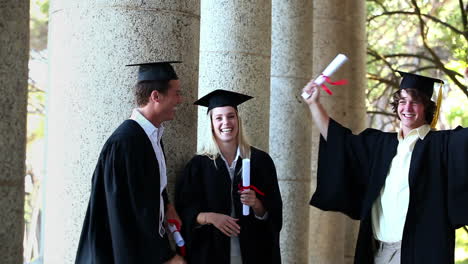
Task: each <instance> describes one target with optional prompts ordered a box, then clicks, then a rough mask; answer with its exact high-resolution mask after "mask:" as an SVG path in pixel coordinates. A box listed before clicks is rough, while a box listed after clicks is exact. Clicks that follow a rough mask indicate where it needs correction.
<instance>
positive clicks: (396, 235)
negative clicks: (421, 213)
mask: <svg viewBox="0 0 468 264" xmlns="http://www.w3.org/2000/svg"><path fill="white" fill-rule="evenodd" d="M430 130H431V128H430V126H429V125H427V124H426V125H423V126H420V127H418V128H416V129H413V130H411V131H410V132H409V133H408V135H406V137H405V138H403V137H402V135H401V133H402V131H401V130H400V131H398V148H397V154H396V155H395V157H393V160H392V163H391V165H390V170H389V172H388V175H387V178H386V179H385V184H384V186H383V187H382V190H381V191H380V195H379V196H378V197H377V199H376V200H375V202H374V204H373V205H372V230H373V232H374V237H375V239H377V240H380V241H383V242H389V243H390V242H397V241H400V240H401V239H402V237H403V228H404V226H405V221H406V214H407V212H408V205H409V195H410V190H409V182H408V180H409V179H408V178H409V169H410V163H411V155H412V153H413V149H414V146H415V144H416V142H417V141H418V139H421V140H424V137H425V136H426V135H427V133H429V131H430Z"/></svg>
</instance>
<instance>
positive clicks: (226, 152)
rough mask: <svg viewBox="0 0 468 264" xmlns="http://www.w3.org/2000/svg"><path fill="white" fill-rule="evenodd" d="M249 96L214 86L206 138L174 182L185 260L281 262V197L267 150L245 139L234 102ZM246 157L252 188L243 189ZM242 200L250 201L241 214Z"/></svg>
mask: <svg viewBox="0 0 468 264" xmlns="http://www.w3.org/2000/svg"><path fill="white" fill-rule="evenodd" d="M251 98H252V97H250V96H247V95H243V94H239V93H235V92H230V91H225V90H216V91H213V92H211V93H209V94H208V95H206V96H204V97H202V98H200V99H199V100H198V101H196V102H195V104H197V105H201V106H206V107H208V117H209V119H210V131H211V134H210V135H207V136H209V137H210V140H208V141H209V143H208V144H207V145H206V146H204V148H203V149H202V150H201V151H200V152H199V153H198V154H197V155H195V156H194V157H193V158H192V159H191V160H190V162H189V163H188V164H187V166H186V168H185V170H184V173H183V174H182V175H181V176H180V177H179V178H178V180H177V184H176V207H177V210H178V212H179V214H180V216H181V219H182V223H183V230H182V233H183V235H184V238H185V240H186V242H187V260H188V263H194V264H195V263H200V264H202V263H203V264H209V263H226V264H228V263H231V264H237V263H242V264H249V263H281V257H280V250H279V233H280V230H281V226H282V201H281V195H280V192H279V188H278V181H277V177H276V169H275V165H274V164H273V161H272V159H271V158H270V156H269V155H268V154H267V153H265V152H263V151H261V150H259V149H256V148H254V147H252V146H250V145H249V143H248V142H247V140H246V139H245V137H244V134H243V131H242V122H241V119H240V117H239V113H238V111H237V106H238V105H239V104H241V103H243V102H245V101H247V100H249V99H251ZM245 158H247V159H250V161H251V162H250V164H251V169H250V175H251V180H250V182H251V188H250V189H245V190H242V189H241V188H239V186H241V185H242V173H241V172H242V159H245ZM242 205H247V206H249V207H250V213H249V215H248V216H243V215H242Z"/></svg>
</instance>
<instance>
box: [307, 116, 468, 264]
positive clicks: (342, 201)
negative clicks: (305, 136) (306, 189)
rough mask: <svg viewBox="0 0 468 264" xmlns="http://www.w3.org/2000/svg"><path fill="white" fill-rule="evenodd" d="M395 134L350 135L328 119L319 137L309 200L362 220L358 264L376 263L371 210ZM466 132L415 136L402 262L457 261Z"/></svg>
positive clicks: (466, 214)
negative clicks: (314, 187)
mask: <svg viewBox="0 0 468 264" xmlns="http://www.w3.org/2000/svg"><path fill="white" fill-rule="evenodd" d="M397 145H398V139H397V134H396V133H384V132H381V131H379V130H375V129H367V130H365V131H364V132H362V133H361V134H359V135H353V134H352V133H351V131H350V130H349V129H347V128H344V127H342V126H341V125H340V124H338V123H337V122H335V121H334V120H330V124H329V128H328V136H327V141H325V140H324V139H323V137H321V139H320V149H319V160H318V172H317V190H316V192H315V193H314V195H313V196H312V199H311V201H310V204H311V205H313V206H316V207H318V208H320V209H322V210H330V211H338V212H342V213H345V214H346V215H348V216H349V217H351V218H353V219H356V220H361V224H360V230H359V236H358V241H357V245H356V252H355V260H354V263H356V264H372V263H374V260H373V257H374V250H375V240H374V236H373V232H372V220H371V208H372V205H373V203H374V201H375V200H376V198H377V197H378V195H379V193H380V191H381V189H382V187H383V185H384V183H385V178H386V176H387V173H388V171H389V168H390V164H391V161H392V159H393V157H394V156H395V155H396V150H397ZM467 163H468V129H467V128H461V127H458V128H457V129H455V130H447V131H430V132H429V133H428V134H427V136H426V137H425V138H424V140H420V139H419V140H418V141H417V143H416V145H415V147H414V150H413V154H412V156H411V164H410V170H409V188H410V201H409V207H408V213H407V216H406V222H405V225H404V229H403V238H402V248H401V263H402V264H431V263H434V264H449V263H454V247H455V229H456V228H458V227H461V226H462V225H466V224H468V166H467Z"/></svg>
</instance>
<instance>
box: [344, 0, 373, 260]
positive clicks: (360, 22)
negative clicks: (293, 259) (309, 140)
mask: <svg viewBox="0 0 468 264" xmlns="http://www.w3.org/2000/svg"><path fill="white" fill-rule="evenodd" d="M346 5H347V7H346V10H347V12H346V13H347V14H348V15H347V17H346V19H347V25H348V38H349V41H348V44H347V46H346V49H347V51H346V54H347V55H348V56H349V59H350V63H349V64H348V65H347V67H348V68H345V69H348V70H347V71H346V72H347V73H348V77H347V78H348V81H349V85H347V86H346V88H345V89H346V90H347V93H348V100H347V101H348V110H347V111H346V112H347V116H348V118H347V123H346V125H347V126H348V127H349V128H350V129H351V130H352V131H353V132H354V133H359V132H361V131H362V130H364V129H365V126H366V102H365V99H366V89H367V79H366V56H367V54H366V45H367V37H366V3H365V1H353V0H347V1H346ZM345 221H346V233H345V249H344V254H345V259H344V262H343V263H345V264H352V263H354V252H355V248H356V240H357V236H358V231H359V221H354V220H351V219H350V218H346V220H345Z"/></svg>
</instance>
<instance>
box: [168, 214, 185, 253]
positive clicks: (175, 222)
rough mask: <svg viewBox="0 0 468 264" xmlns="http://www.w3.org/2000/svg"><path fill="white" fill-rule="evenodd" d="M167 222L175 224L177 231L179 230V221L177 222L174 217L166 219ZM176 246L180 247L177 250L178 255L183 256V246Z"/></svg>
mask: <svg viewBox="0 0 468 264" xmlns="http://www.w3.org/2000/svg"><path fill="white" fill-rule="evenodd" d="M167 223H168V224H173V225H175V227H176V229H177V231H178V232H180V223H179V221H177V220H175V219H167ZM178 248H179V249H180V250H179V253H180V255H181V256H182V257H185V246H181V247H178Z"/></svg>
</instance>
